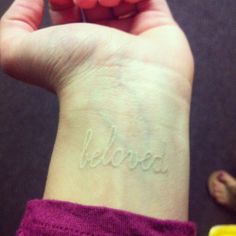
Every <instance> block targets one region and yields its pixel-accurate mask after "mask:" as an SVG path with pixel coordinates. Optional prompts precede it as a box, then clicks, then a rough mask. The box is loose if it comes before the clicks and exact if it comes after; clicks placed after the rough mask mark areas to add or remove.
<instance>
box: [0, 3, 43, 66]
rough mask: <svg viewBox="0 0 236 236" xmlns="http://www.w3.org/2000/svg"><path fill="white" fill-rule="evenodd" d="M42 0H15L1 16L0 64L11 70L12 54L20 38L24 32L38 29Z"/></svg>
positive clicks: (17, 46) (12, 63) (41, 13)
mask: <svg viewBox="0 0 236 236" xmlns="http://www.w3.org/2000/svg"><path fill="white" fill-rule="evenodd" d="M43 8H44V0H33V1H29V0H15V1H14V2H13V3H12V5H11V6H10V8H9V9H8V10H7V11H6V12H5V14H4V15H3V16H2V18H1V22H0V23H1V24H0V35H1V39H0V40H1V42H0V55H1V66H2V68H3V69H4V70H5V69H6V70H8V69H9V70H11V68H7V67H8V66H9V67H11V66H12V65H14V64H15V63H14V58H15V57H16V55H15V54H14V53H15V52H16V51H18V49H19V47H20V41H21V39H22V38H23V37H24V36H26V34H28V33H30V32H33V31H35V30H37V29H38V27H39V25H40V24H41V21H42V16H43Z"/></svg>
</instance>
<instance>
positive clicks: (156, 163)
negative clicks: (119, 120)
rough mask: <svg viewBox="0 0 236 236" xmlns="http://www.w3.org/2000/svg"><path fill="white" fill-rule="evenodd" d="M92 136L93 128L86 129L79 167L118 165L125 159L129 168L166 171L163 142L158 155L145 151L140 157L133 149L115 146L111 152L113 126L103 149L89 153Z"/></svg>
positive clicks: (114, 129) (156, 171)
mask: <svg viewBox="0 0 236 236" xmlns="http://www.w3.org/2000/svg"><path fill="white" fill-rule="evenodd" d="M93 136H94V134H93V130H92V129H88V130H87V133H86V136H85V140H84V143H83V149H82V154H81V161H80V165H79V166H80V168H85V167H91V168H96V167H97V166H99V165H100V166H101V165H103V166H108V165H110V166H113V167H119V166H121V164H122V163H127V162H125V160H128V168H129V169H131V170H133V169H135V168H137V167H138V166H140V167H141V169H142V170H143V171H148V170H151V169H152V170H153V172H154V173H155V174H165V173H167V171H168V168H167V167H165V163H164V161H165V154H166V145H165V143H162V151H161V153H160V154H159V155H154V154H152V153H151V152H146V153H145V155H144V156H143V157H141V156H140V155H139V154H138V153H137V152H135V151H133V150H125V149H124V148H117V149H115V150H114V151H113V152H112V151H111V149H112V146H113V145H114V143H115V139H116V136H117V131H116V127H115V126H113V127H112V132H111V135H110V138H109V141H108V143H107V145H106V147H105V148H104V150H103V151H96V152H94V153H93V154H89V153H88V150H89V144H90V143H91V141H92V139H93ZM109 152H110V153H111V152H112V154H111V155H108V153H109Z"/></svg>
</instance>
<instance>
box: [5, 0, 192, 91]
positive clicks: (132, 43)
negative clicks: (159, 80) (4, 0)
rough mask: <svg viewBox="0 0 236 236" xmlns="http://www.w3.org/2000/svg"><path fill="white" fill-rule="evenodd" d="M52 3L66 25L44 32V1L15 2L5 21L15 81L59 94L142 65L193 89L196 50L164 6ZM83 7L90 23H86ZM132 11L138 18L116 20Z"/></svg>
mask: <svg viewBox="0 0 236 236" xmlns="http://www.w3.org/2000/svg"><path fill="white" fill-rule="evenodd" d="M50 3H51V10H50V14H51V18H52V20H53V23H54V24H56V25H57V24H63V25H57V26H51V27H47V28H45V29H39V25H40V23H41V20H42V16H43V5H44V2H43V0H34V1H28V0H15V1H14V2H13V4H12V6H11V7H10V8H9V10H8V11H7V12H6V13H5V14H4V16H3V17H2V19H1V28H0V29H1V48H0V52H1V66H2V68H3V69H4V70H5V71H6V72H7V73H8V74H10V75H12V76H13V77H15V78H16V79H19V80H22V81H25V82H28V83H31V84H34V85H39V86H42V87H44V88H47V89H49V90H51V91H54V92H56V93H58V94H59V93H60V92H62V90H65V88H67V87H68V86H69V85H71V84H72V82H73V83H74V84H77V83H81V80H82V79H83V80H84V79H85V78H87V77H88V76H89V77H97V76H98V74H99V77H100V78H101V80H102V78H104V77H106V76H110V75H111V74H113V75H114V74H119V76H120V73H121V72H122V73H123V74H127V73H128V71H127V70H126V69H127V68H131V67H133V64H134V62H138V63H140V65H141V64H142V65H145V66H149V65H155V66H156V68H157V69H159V70H163V69H164V70H166V71H168V72H169V73H170V74H178V75H179V76H180V77H181V80H182V82H183V81H188V82H190V84H191V79H192V74H193V59H192V54H191V50H190V48H189V45H188V42H187V40H186V38H185V35H184V34H183V32H182V31H181V29H180V28H179V26H178V25H177V23H176V22H175V21H174V19H173V17H172V15H171V13H170V10H169V8H168V6H167V3H166V1H165V0H144V1H140V0H126V1H120V0H113V1H111V0H100V1H99V3H96V0H90V1H86V0H84V1H83V0H80V1H79V0H77V1H75V3H73V2H72V0H63V1H59V0H51V1H50ZM108 5H109V7H112V8H108V7H106V6H108ZM80 7H82V8H84V9H85V10H84V12H85V15H86V18H87V22H88V23H82V16H81V14H80V11H79V9H80ZM52 9H53V10H52ZM112 9H113V10H112ZM130 11H131V12H134V11H136V15H135V16H133V17H131V18H127V19H120V20H119V19H117V17H116V16H120V15H124V14H126V13H129V12H130ZM68 22H77V23H73V24H64V23H68ZM91 23H93V24H91ZM107 26H109V27H107ZM136 69H137V68H136ZM182 82H181V83H182ZM183 83H185V82H183Z"/></svg>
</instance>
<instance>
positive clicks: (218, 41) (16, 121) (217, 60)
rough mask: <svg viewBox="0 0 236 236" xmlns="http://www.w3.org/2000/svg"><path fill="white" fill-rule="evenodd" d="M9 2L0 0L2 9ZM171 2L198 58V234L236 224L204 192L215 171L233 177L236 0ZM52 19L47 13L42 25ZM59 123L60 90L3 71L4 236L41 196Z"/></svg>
mask: <svg viewBox="0 0 236 236" xmlns="http://www.w3.org/2000/svg"><path fill="white" fill-rule="evenodd" d="M11 2H12V0H1V2H0V15H2V14H3V13H4V11H5V10H6V9H7V8H8V7H9V5H10V4H11ZM168 2H169V4H170V7H171V9H172V10H173V14H174V15H175V17H176V19H177V21H178V22H179V24H180V25H181V26H182V28H183V30H184V31H185V33H186V34H187V36H188V38H189V41H190V44H191V47H192V50H193V53H194V56H195V60H196V73H195V82H194V86H193V100H192V109H191V135H190V137H191V189H190V220H191V221H194V222H196V223H197V226H198V235H199V236H207V234H208V231H209V229H210V228H211V226H213V225H216V224H226V223H228V224H230V223H235V224H236V213H233V212H229V211H227V210H225V209H224V208H222V207H220V206H218V205H217V204H215V203H214V202H213V201H212V199H211V198H210V196H209V194H208V191H207V179H208V177H209V175H210V174H211V172H212V171H215V170H218V169H225V170H227V171H229V172H230V173H231V174H232V175H234V176H236V1H235V0H169V1H168ZM49 24H50V21H49V18H48V14H47V12H45V18H44V21H43V25H42V27H45V26H47V25H49ZM180 57H181V55H180ZM180 59H181V58H180ZM57 122H58V101H57V98H56V96H55V95H53V94H51V93H49V92H46V91H44V90H42V89H40V88H38V87H33V86H29V85H27V84H24V83H22V82H19V81H16V80H14V79H12V78H10V77H9V76H7V75H4V74H3V73H2V72H1V71H0V235H1V236H11V235H14V233H15V231H16V229H17V227H18V226H19V223H20V219H21V217H22V214H23V213H24V208H25V204H26V202H27V201H28V200H30V199H35V198H41V197H42V194H43V190H44V185H45V181H46V176H47V170H48V165H49V160H50V156H51V153H52V149H53V144H54V141H55V136H56V130H57ZM179 190H180V191H181V186H180V189H179Z"/></svg>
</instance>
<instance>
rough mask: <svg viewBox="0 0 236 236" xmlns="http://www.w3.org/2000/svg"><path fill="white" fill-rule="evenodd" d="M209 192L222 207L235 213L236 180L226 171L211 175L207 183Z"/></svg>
mask: <svg viewBox="0 0 236 236" xmlns="http://www.w3.org/2000/svg"><path fill="white" fill-rule="evenodd" d="M209 192H210V194H211V195H212V197H213V198H214V199H215V200H216V202H217V203H219V204H220V205H222V206H225V207H227V208H229V209H232V210H234V211H235V209H236V179H235V178H234V177H233V176H231V175H230V174H229V173H227V172H226V171H223V170H222V171H217V172H215V173H213V175H212V176H211V178H210V182H209Z"/></svg>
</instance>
